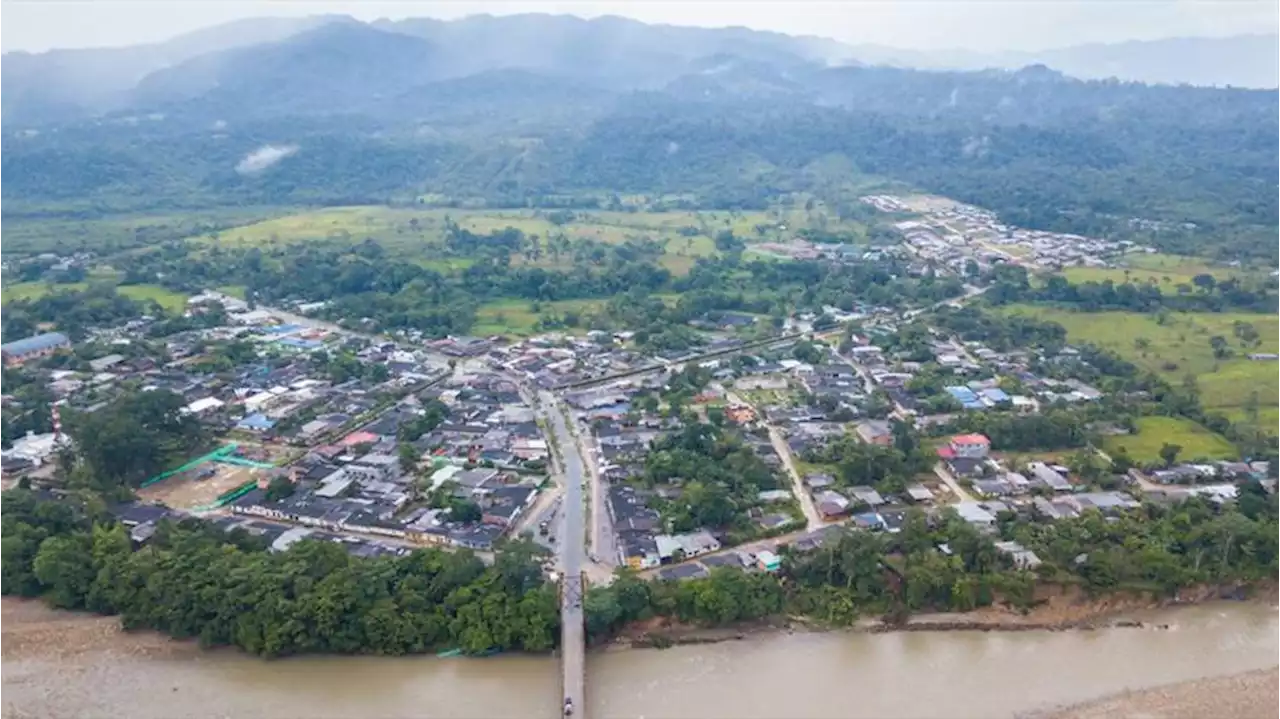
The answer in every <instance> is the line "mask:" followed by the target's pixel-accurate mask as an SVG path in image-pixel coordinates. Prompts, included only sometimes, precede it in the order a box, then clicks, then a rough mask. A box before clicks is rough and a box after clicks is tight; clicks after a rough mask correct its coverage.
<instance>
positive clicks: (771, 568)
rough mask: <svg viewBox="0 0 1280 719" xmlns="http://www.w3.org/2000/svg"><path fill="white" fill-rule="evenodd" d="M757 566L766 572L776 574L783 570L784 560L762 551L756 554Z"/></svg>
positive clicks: (765, 550)
mask: <svg viewBox="0 0 1280 719" xmlns="http://www.w3.org/2000/svg"><path fill="white" fill-rule="evenodd" d="M756 566H757V567H759V568H760V569H763V570H764V571H766V572H776V571H778V570H779V569H781V568H782V558H781V557H779V556H778V555H776V554H774V553H773V552H770V551H769V550H767V549H762V550H760V551H759V552H758V553H756Z"/></svg>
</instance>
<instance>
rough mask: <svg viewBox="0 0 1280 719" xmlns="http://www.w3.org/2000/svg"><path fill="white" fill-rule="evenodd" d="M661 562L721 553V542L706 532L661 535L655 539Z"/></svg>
mask: <svg viewBox="0 0 1280 719" xmlns="http://www.w3.org/2000/svg"><path fill="white" fill-rule="evenodd" d="M653 540H654V544H655V545H656V546H657V549H658V559H659V561H661V562H664V563H665V562H670V561H676V562H681V561H684V560H685V559H692V558H693V557H697V556H700V555H703V554H707V553H709V552H715V551H719V549H720V542H719V540H717V539H716V538H715V537H713V536H712V535H711V533H710V532H707V531H705V530H703V531H700V532H691V533H689V534H675V535H671V534H660V535H658V536H656V537H654V538H653Z"/></svg>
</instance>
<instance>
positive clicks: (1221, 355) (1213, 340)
mask: <svg viewBox="0 0 1280 719" xmlns="http://www.w3.org/2000/svg"><path fill="white" fill-rule="evenodd" d="M1209 346H1210V347H1212V348H1213V357H1214V359H1226V358H1228V357H1230V356H1231V354H1232V353H1231V347H1230V346H1228V345H1227V338H1226V337H1223V336H1222V335H1214V336H1213V337H1210V338H1209Z"/></svg>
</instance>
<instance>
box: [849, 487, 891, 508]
mask: <svg viewBox="0 0 1280 719" xmlns="http://www.w3.org/2000/svg"><path fill="white" fill-rule="evenodd" d="M849 493H850V494H852V495H853V498H854V499H855V500H857V501H859V502H862V503H863V504H866V505H867V506H869V507H879V506H880V505H882V504H884V503H885V501H884V497H881V496H880V493H879V492H877V491H875V490H874V489H872V488H871V487H853V488H852V489H850V490H849Z"/></svg>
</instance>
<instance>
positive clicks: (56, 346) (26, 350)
mask: <svg viewBox="0 0 1280 719" xmlns="http://www.w3.org/2000/svg"><path fill="white" fill-rule="evenodd" d="M70 346H71V339H70V338H69V337H67V336H66V335H64V334H62V333H61V332H46V333H45V334H42V335H35V336H34V337H27V338H26V339H20V340H17V341H16V342H9V343H8V344H4V345H0V354H3V356H4V365H5V366H6V367H16V366H18V365H20V364H22V363H23V362H26V361H28V360H32V359H36V358H38V357H47V356H49V355H51V354H53V353H54V352H57V351H58V350H60V349H62V348H64V347H70Z"/></svg>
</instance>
